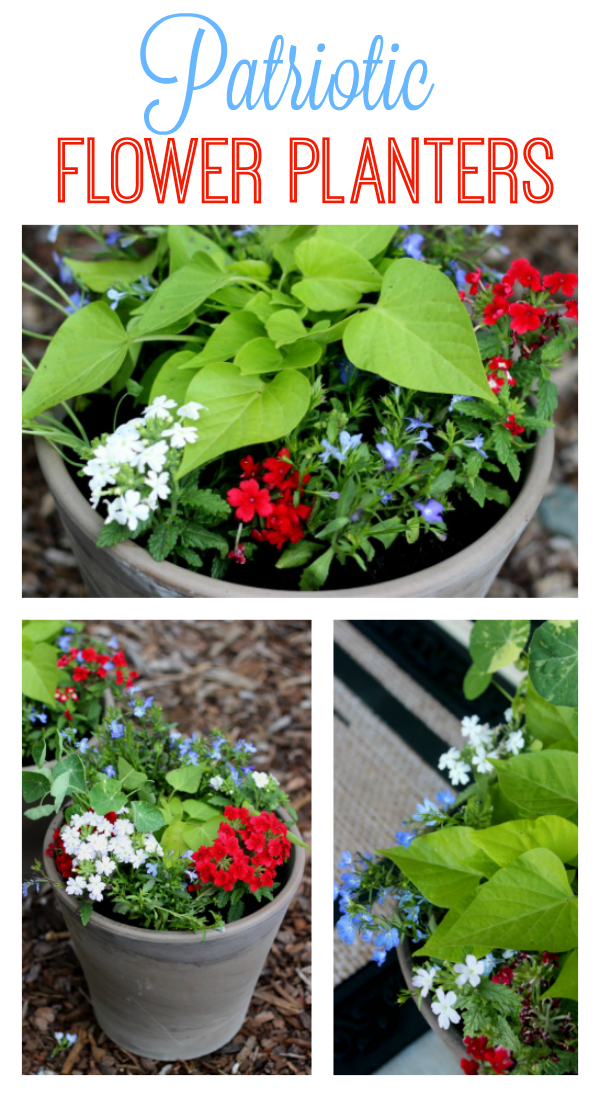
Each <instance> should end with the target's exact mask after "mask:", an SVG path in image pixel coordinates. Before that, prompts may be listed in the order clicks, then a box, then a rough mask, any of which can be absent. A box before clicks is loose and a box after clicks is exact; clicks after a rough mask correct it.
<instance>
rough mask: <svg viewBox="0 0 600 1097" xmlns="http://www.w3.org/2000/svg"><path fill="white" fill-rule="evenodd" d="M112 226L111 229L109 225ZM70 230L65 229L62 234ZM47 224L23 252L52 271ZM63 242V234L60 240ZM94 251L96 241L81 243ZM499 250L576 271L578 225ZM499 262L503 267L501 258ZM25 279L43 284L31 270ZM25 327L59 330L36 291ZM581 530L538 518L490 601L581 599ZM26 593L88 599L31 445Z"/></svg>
mask: <svg viewBox="0 0 600 1097" xmlns="http://www.w3.org/2000/svg"><path fill="white" fill-rule="evenodd" d="M111 227H112V226H111ZM63 231H64V230H63ZM46 234H47V226H26V229H25V234H24V235H25V240H24V244H25V250H26V252H27V254H28V255H30V256H31V257H32V258H33V259H34V260H35V261H36V262H37V263H38V264H39V265H40V266H42V267H45V268H46V269H47V270H49V271H53V270H54V264H53V260H52V250H53V249H52V245H51V244H48V242H47V240H46ZM61 239H62V237H61ZM79 242H80V243H83V244H84V245H85V247H86V248H87V249H88V250H89V249H90V248H92V247H93V245H92V241H89V240H87V239H86V238H82V239H81V240H80V241H79ZM497 243H498V244H499V245H501V246H503V245H508V246H509V247H510V248H511V253H512V256H513V257H514V258H517V257H519V256H520V255H525V256H527V258H529V259H530V261H531V262H532V263H534V264H537V265H538V266H540V267H541V268H542V270H543V271H544V272H550V271H553V270H558V269H562V270H577V227H576V226H574V225H541V226H538V225H513V226H510V227H506V228H505V230H504V235H503V237H502V239H501V240H500V241H498V242H497ZM497 259H498V264H500V263H501V262H502V260H501V257H500V256H498V257H497ZM26 280H27V281H30V282H32V283H33V284H34V285H40V286H42V285H43V283H41V281H40V279H39V278H38V277H37V276H36V275H35V274H33V272H30V271H28V272H26ZM23 316H24V319H23V326H24V327H25V328H28V329H30V330H33V331H39V332H42V333H44V332H52V331H53V330H55V327H56V322H57V317H59V314H58V313H55V312H54V310H53V309H51V308H50V307H49V306H47V305H46V304H45V303H44V302H43V301H42V300H40V299H39V298H35V297H33V296H32V295H31V294H25V296H24V312H23ZM43 350H44V344H43V343H40V342H37V341H35V340H32V339H26V340H25V353H26V354H27V355H28V356H29V358H30V359H31V360H32V361H33V362H37V361H39V358H40V357H41V354H42V352H43ZM554 379H555V380H556V382H557V384H558V386H559V390H560V401H561V402H560V405H559V408H558V411H557V413H556V416H555V420H556V428H555V439H556V454H555V460H554V468H553V470H552V477H551V484H550V486H549V491H552V490H553V489H555V488H557V487H559V488H561V489H563V488H566V489H567V491H568V490H569V489H571V490H572V491H573V492H574V491H575V490H576V489H577V481H578V442H577V438H578V434H577V429H578V428H577V361H576V359H571V360H569V361H568V362H566V363H565V365H564V366H563V367H562V369H561V370H559V371H558V372H557V374H556V375H555V377H554ZM576 595H577V530H576V528H571V529H570V530H569V533H568V535H567V536H565V534H564V533H563V532H556V531H554V532H553V531H552V530H548V529H545V528H544V526H543V525H542V523H541V521H540V519H539V516H536V517H534V519H533V521H532V522H531V524H530V525H529V527H528V529H527V530H526V532H525V533H524V535H523V537H522V538H521V540H520V541H519V544H518V545H517V547H516V548H515V549H514V550H513V552H512V553H511V555H510V556H509V558H508V560H507V561H506V563H505V565H504V567H503V568H502V570H501V572H500V574H499V576H498V578H497V579H496V581H495V582H494V584H493V585H492V587H491V590H490V592H489V595H488V596H489V597H499V598H527V597H576ZM23 596H24V597H25V598H68V597H87V596H88V593H87V590H86V588H85V586H84V584H83V582H82V580H81V577H80V575H79V571H78V569H77V566H76V563H75V557H74V556H73V553H72V551H71V548H70V545H69V542H68V540H67V538H66V535H65V533H64V530H63V528H62V525H61V523H60V521H59V519H58V517H57V514H56V508H55V506H54V501H53V499H52V496H51V495H50V493H49V491H48V490H47V488H46V485H45V482H44V480H43V477H42V475H41V473H40V470H39V467H38V464H37V460H36V457H35V452H34V448H33V442H32V440H31V439H25V440H24V451H23Z"/></svg>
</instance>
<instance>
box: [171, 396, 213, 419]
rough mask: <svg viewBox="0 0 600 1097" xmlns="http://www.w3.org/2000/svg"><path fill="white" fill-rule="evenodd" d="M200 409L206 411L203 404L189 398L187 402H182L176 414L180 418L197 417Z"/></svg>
mask: <svg viewBox="0 0 600 1097" xmlns="http://www.w3.org/2000/svg"><path fill="white" fill-rule="evenodd" d="M201 411H208V408H207V407H205V406H204V404H197V403H196V401H195V400H190V401H189V403H187V404H182V405H181V407H180V409H179V411H178V412H177V414H178V415H179V416H180V417H181V418H182V419H199V418H200V412H201Z"/></svg>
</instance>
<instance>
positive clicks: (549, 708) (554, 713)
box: [525, 679, 577, 747]
mask: <svg viewBox="0 0 600 1097" xmlns="http://www.w3.org/2000/svg"><path fill="white" fill-rule="evenodd" d="M575 716H576V713H575V712H574V711H573V709H572V708H566V707H560V706H558V705H551V704H550V702H549V701H545V700H544V698H543V697H540V695H539V693H538V692H537V690H536V689H535V687H534V685H533V682H532V681H531V679H528V681H527V690H526V693H525V720H526V722H527V730H528V731H529V732H530V733H531V735H533V737H534V738H535V739H539V740H540V742H541V743H543V744H544V746H545V747H551V746H553V745H555V744H556V743H558V742H560V741H561V740H564V739H572V740H574V741H576V739H577V729H576V724H575Z"/></svg>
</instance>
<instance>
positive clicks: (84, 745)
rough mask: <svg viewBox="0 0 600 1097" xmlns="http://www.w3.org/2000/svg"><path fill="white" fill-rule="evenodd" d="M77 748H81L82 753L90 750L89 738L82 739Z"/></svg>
mask: <svg viewBox="0 0 600 1097" xmlns="http://www.w3.org/2000/svg"><path fill="white" fill-rule="evenodd" d="M77 749H78V750H80V751H81V753H82V754H87V752H88V750H89V749H90V741H89V739H88V738H85V739H80V740H79V742H78V744H77Z"/></svg>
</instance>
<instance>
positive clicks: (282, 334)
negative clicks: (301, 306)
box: [267, 309, 307, 347]
mask: <svg viewBox="0 0 600 1097" xmlns="http://www.w3.org/2000/svg"><path fill="white" fill-rule="evenodd" d="M267 333H268V335H269V338H270V339H272V340H273V342H274V343H275V346H276V347H282V346H284V344H285V343H295V342H296V340H298V339H303V338H304V337H305V335H306V334H307V331H306V328H305V327H304V324H303V323H302V320H301V319H300V317H299V316H298V313H297V312H294V310H293V309H278V311H277V312H274V313H273V315H272V316H271V317H270V318H269V319H268V320H267Z"/></svg>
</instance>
